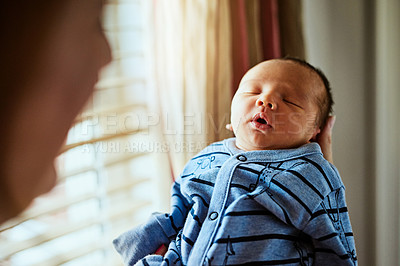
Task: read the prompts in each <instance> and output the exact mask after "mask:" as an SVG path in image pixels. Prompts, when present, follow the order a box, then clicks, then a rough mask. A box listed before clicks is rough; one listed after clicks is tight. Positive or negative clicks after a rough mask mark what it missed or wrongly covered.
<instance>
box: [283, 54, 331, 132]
mask: <svg viewBox="0 0 400 266" xmlns="http://www.w3.org/2000/svg"><path fill="white" fill-rule="evenodd" d="M279 60H287V61H292V62H294V63H297V64H300V65H302V66H304V67H306V68H308V69H310V70H311V71H313V72H314V73H316V74H317V75H318V76H319V77H320V79H321V80H322V82H323V83H324V87H325V91H326V97H322V98H321V97H317V104H318V106H319V109H320V111H319V114H318V117H317V121H316V122H317V124H318V126H319V127H320V128H321V129H323V128H324V126H325V124H326V122H327V120H328V118H329V115H330V114H331V113H332V112H333V108H332V106H333V104H334V102H333V97H332V92H331V86H330V83H329V81H328V78H327V77H326V76H325V74H324V72H322V70H321V69H319V68H316V67H314V66H313V65H311V64H310V63H308V62H307V61H305V60H303V59H300V58H297V57H291V56H285V57H283V58H280V59H279Z"/></svg>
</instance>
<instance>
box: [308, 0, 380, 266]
mask: <svg viewBox="0 0 400 266" xmlns="http://www.w3.org/2000/svg"><path fill="white" fill-rule="evenodd" d="M367 2H368V1H341V0H318V1H315V0H304V1H303V17H304V30H305V32H304V34H305V42H306V49H307V50H306V52H307V58H308V60H309V61H310V63H311V64H313V65H315V66H318V67H320V68H321V69H322V70H323V71H324V72H325V74H326V75H327V77H328V79H329V80H330V82H331V85H332V88H333V97H334V101H335V105H334V112H335V115H336V124H335V128H334V133H333V134H334V138H333V145H334V147H333V153H334V161H335V165H336V166H337V168H338V169H339V171H340V173H341V176H342V179H343V182H344V184H345V186H346V194H347V195H346V196H347V203H348V206H349V212H350V217H351V221H352V225H353V231H354V234H355V237H356V248H357V253H358V259H359V264H360V265H373V264H368V262H372V261H373V259H374V258H373V256H374V253H373V250H374V244H373V243H374V234H373V226H374V220H373V211H371V210H373V208H372V206H373V201H372V200H373V187H372V184H373V164H371V162H372V160H373V156H372V155H371V154H373V153H372V149H373V145H370V144H371V143H373V138H374V133H373V131H374V130H373V127H372V126H371V121H373V120H374V119H373V116H374V104H368V102H370V101H371V97H372V94H373V93H372V92H373V87H372V86H371V85H370V84H372V83H371V82H373V80H371V79H373V76H371V75H370V74H371V71H373V69H371V67H369V66H371V65H373V60H374V57H373V56H372V57H370V56H367V55H368V53H370V52H371V50H372V49H373V47H372V46H371V44H370V42H369V41H368V39H369V38H371V37H373V30H372V29H369V28H368V27H369V26H370V25H369V22H368V20H369V21H371V17H369V16H370V14H369V12H370V11H369V9H368V6H367Z"/></svg>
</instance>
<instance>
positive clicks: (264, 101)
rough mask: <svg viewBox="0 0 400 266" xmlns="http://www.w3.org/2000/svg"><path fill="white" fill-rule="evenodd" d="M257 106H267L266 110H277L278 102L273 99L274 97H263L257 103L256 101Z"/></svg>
mask: <svg viewBox="0 0 400 266" xmlns="http://www.w3.org/2000/svg"><path fill="white" fill-rule="evenodd" d="M256 105H257V106H265V107H266V108H269V109H271V110H275V109H276V108H277V104H276V101H275V100H274V99H273V97H272V96H267V95H261V96H260V97H259V98H258V99H257V101H256Z"/></svg>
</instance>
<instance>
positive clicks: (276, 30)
mask: <svg viewBox="0 0 400 266" xmlns="http://www.w3.org/2000/svg"><path fill="white" fill-rule="evenodd" d="M229 3H230V10H231V24H232V34H231V37H232V64H233V65H232V74H233V77H232V94H233V93H234V92H235V91H236V89H237V87H238V85H239V82H240V79H241V78H242V76H243V75H244V74H245V73H246V71H247V70H248V69H249V68H251V67H252V66H254V65H256V64H257V63H259V62H261V61H264V60H268V59H273V58H280V57H283V56H286V55H290V56H295V57H299V58H304V54H305V50H304V41H303V32H302V17H301V0H279V1H278V0H231V1H230V2H229Z"/></svg>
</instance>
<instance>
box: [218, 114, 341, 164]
mask: <svg viewBox="0 0 400 266" xmlns="http://www.w3.org/2000/svg"><path fill="white" fill-rule="evenodd" d="M335 121H336V116H329V118H328V121H327V122H326V125H325V127H324V128H323V129H322V131H321V133H319V134H318V135H317V143H318V144H319V146H321V150H322V153H323V155H324V157H325V159H326V160H328V161H329V162H330V163H333V155H332V129H333V126H334V125H335ZM225 128H226V129H227V130H229V131H233V129H232V125H231V124H227V125H226V126H225Z"/></svg>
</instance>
